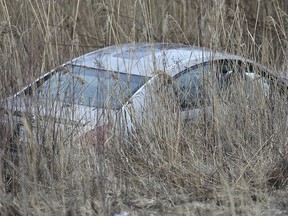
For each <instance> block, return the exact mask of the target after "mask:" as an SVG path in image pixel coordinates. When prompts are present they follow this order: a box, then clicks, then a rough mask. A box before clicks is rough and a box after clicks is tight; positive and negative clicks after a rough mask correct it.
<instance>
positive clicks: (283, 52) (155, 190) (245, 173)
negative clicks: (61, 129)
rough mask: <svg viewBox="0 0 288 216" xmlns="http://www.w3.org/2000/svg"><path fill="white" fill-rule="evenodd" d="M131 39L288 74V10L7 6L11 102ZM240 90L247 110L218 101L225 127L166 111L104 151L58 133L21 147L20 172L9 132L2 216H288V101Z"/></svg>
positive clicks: (270, 2) (0, 169) (281, 4)
mask: <svg viewBox="0 0 288 216" xmlns="http://www.w3.org/2000/svg"><path fill="white" fill-rule="evenodd" d="M127 42H173V43H184V44H189V45H197V46H204V47H209V48H211V49H213V50H219V51H223V52H228V53H232V54H237V55H242V56H244V57H247V58H249V59H253V60H255V61H257V62H259V63H262V64H264V65H267V66H269V67H270V68H272V69H274V70H277V71H284V72H285V71H288V66H287V63H288V61H287V60H288V59H287V56H288V2H287V1H286V0H258V1H256V0H254V1H247V0H235V1H232V0H21V1H18V0H0V65H1V66H0V72H1V79H0V98H5V97H6V96H7V95H11V94H12V93H13V92H16V91H17V90H19V89H21V87H23V86H24V85H25V84H27V83H29V82H30V81H31V80H33V79H34V78H35V77H38V76H39V75H41V74H43V73H44V72H46V71H49V70H50V69H52V68H54V67H56V66H58V65H60V64H62V63H64V62H66V61H68V60H70V59H72V58H74V57H76V56H79V55H82V54H84V53H87V52H89V51H92V50H96V49H99V48H102V47H105V46H108V45H113V44H120V43H127ZM235 90H238V93H239V94H238V96H239V97H236V99H237V100H236V102H235V104H234V105H235V106H230V107H226V108H225V109H224V108H223V107H221V106H219V104H218V103H217V102H215V104H214V107H213V109H214V111H213V116H212V119H213V121H206V119H205V118H204V117H203V118H202V117H200V118H199V119H198V120H197V121H196V122H190V123H189V124H184V122H181V121H180V120H179V118H177V117H178V116H177V115H173V113H169V111H168V112H163V111H161V109H160V108H159V109H158V110H157V107H156V108H155V118H151V119H150V120H149V121H147V122H145V124H143V126H142V129H141V130H139V131H138V132H137V133H135V134H134V135H133V136H132V137H131V138H129V139H128V138H125V137H123V136H119V134H118V133H117V132H115V134H111V135H110V137H109V140H108V141H107V142H106V143H105V145H103V146H102V147H101V148H99V149H97V150H96V149H95V148H94V146H93V145H91V146H89V145H86V146H84V147H80V148H79V146H78V145H76V144H75V143H74V142H73V139H67V137H62V135H63V136H65V134H61V133H55V131H54V132H53V127H51V128H49V127H48V128H47V130H46V131H45V133H46V134H47V138H46V139H45V140H44V139H43V140H42V141H41V142H40V141H39V140H37V139H33V138H31V139H30V140H29V141H27V142H25V144H23V145H22V146H21V156H19V157H18V159H17V163H15V161H14V160H13V158H11V157H10V156H9V155H6V154H5V152H7V151H6V150H5V149H7V148H10V147H9V146H10V145H11V140H10V139H9V136H7V133H6V132H5V131H6V130H5V128H3V127H2V128H0V130H1V140H0V215H67V216H68V215H113V214H115V213H117V212H118V213H119V212H129V213H130V214H131V215H149V214H150V213H153V214H154V215H276V214H278V215H287V214H288V191H287V181H288V106H287V105H288V101H287V97H286V98H283V96H281V95H278V94H277V93H275V95H273V97H272V98H271V100H269V101H267V100H266V99H265V98H263V97H260V96H259V97H257V99H256V100H255V101H254V103H253V105H252V106H250V105H249V106H248V105H247V100H246V98H245V97H241V95H242V94H241V89H240V88H238V89H237V88H235ZM236 93H237V91H236ZM166 102H167V101H166ZM171 103H172V102H171ZM55 134H56V135H55ZM39 142H40V143H39ZM4 150H5V151H4ZM7 170H8V171H7Z"/></svg>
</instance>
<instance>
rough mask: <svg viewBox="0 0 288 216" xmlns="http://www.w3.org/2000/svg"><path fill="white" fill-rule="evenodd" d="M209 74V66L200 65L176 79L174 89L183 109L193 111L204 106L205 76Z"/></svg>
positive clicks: (182, 73)
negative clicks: (192, 109)
mask: <svg viewBox="0 0 288 216" xmlns="http://www.w3.org/2000/svg"><path fill="white" fill-rule="evenodd" d="M208 74H209V65H208V64H204V65H198V66H196V67H192V68H189V69H187V70H185V71H183V72H181V73H180V74H179V75H177V76H176V77H175V78H174V82H173V85H174V88H175V89H176V91H177V96H178V102H179V103H180V107H181V109H191V108H197V107H199V106H202V105H203V104H204V102H205V99H206V97H205V92H206V91H205V90H206V86H205V82H204V80H205V75H208Z"/></svg>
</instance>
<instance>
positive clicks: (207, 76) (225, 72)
mask: <svg viewBox="0 0 288 216" xmlns="http://www.w3.org/2000/svg"><path fill="white" fill-rule="evenodd" d="M232 74H238V75H239V77H242V78H244V80H245V82H247V83H248V85H247V86H249V85H250V84H249V83H251V82H253V80H256V78H257V80H260V83H261V86H262V87H261V88H262V90H263V91H264V92H265V94H269V91H270V89H271V82H273V83H276V82H277V83H278V84H279V85H283V86H284V85H285V83H286V80H285V79H283V78H281V77H279V76H278V75H277V74H276V73H274V72H272V71H271V70H269V69H268V68H266V67H265V66H262V65H259V64H256V63H255V62H253V61H252V60H248V59H245V58H243V57H240V56H235V55H230V54H225V53H220V52H213V51H212V50H210V49H206V48H200V47H195V46H188V45H182V44H166V43H131V44H121V45H114V46H110V47H107V48H103V49H100V50H97V51H94V52H91V53H88V54H86V55H83V56H80V57H78V58H76V59H73V60H71V61H69V62H67V63H65V64H63V65H61V66H60V67H58V68H56V69H54V70H52V71H50V72H48V73H46V74H44V75H43V76H41V77H40V78H38V79H37V80H35V81H34V82H33V83H31V84H30V85H28V86H26V87H24V88H23V89H22V90H21V91H19V92H17V93H16V94H15V95H13V96H11V97H9V98H7V99H5V100H3V101H2V102H1V107H2V115H3V116H2V122H5V124H6V126H7V127H8V126H9V127H11V128H13V131H14V134H16V135H19V134H20V135H21V136H24V135H23V134H25V136H26V134H27V133H28V134H31V133H32V134H33V133H34V132H33V131H35V130H38V134H39V133H40V134H41V133H44V132H45V131H46V130H47V128H48V127H52V128H54V129H55V128H58V126H59V125H61V127H62V129H63V128H64V129H65V130H66V131H68V128H69V130H70V135H73V137H75V139H77V140H78V141H81V142H83V141H85V140H86V141H87V140H88V141H89V140H90V141H91V140H93V141H94V142H103V141H104V133H105V132H106V131H110V130H111V129H112V128H115V127H116V124H121V125H122V126H121V127H125V130H124V131H126V132H127V131H129V132H131V131H133V130H135V129H136V128H137V124H138V125H140V124H141V121H142V120H143V118H146V117H145V115H146V116H147V115H148V114H147V113H146V114H145V112H146V111H147V112H149V107H147V106H148V105H147V104H148V103H147V101H148V97H149V98H150V99H149V100H150V101H153V100H154V102H155V100H157V97H156V96H155V95H156V94H158V93H157V92H158V90H159V89H165V91H166V92H168V91H169V89H170V90H171V89H173V92H174V93H175V94H174V96H175V95H177V99H174V98H172V100H171V98H166V99H167V100H168V99H169V100H170V102H169V103H171V101H172V103H173V101H174V102H175V104H174V105H175V106H178V108H179V109H178V111H179V112H180V116H181V117H182V118H184V119H194V118H195V116H197V115H198V112H199V111H201V109H203V107H204V105H205V107H208V108H209V104H210V99H209V98H208V96H207V95H208V93H207V91H209V90H207V89H212V87H211V85H213V86H217V89H225V88H226V87H227V85H229V82H231V79H230V77H231V76H232ZM207 80H209V82H208V81H207ZM276 80H277V81H276ZM159 81H161V82H159ZM159 83H160V85H159ZM157 85H158V86H157ZM155 86H157V87H156V88H155ZM170 87H172V88H170ZM247 88H248V87H247ZM248 91H250V90H248ZM174 96H173V94H171V97H174ZM168 97H169V94H168ZM151 98H152V99H151ZM37 125H38V126H37ZM126 129H127V130H126ZM39 131H40V132H39ZM21 136H20V137H21ZM95 137H96V138H97V139H95ZM84 138H85V139H84Z"/></svg>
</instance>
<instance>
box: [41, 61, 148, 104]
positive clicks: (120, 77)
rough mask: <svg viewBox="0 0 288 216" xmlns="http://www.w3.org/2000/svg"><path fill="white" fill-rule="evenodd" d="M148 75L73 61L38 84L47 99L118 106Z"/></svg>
mask: <svg viewBox="0 0 288 216" xmlns="http://www.w3.org/2000/svg"><path fill="white" fill-rule="evenodd" d="M146 81H147V77H145V76H139V75H133V74H126V73H120V72H114V71H107V70H102V69H95V68H87V67H80V66H75V65H72V66H71V65H70V66H67V67H65V68H64V67H63V69H62V70H58V72H56V73H54V74H53V75H52V76H50V77H49V78H48V79H47V80H46V81H44V82H43V83H42V84H40V85H39V86H38V87H37V95H38V96H39V98H40V100H44V101H46V102H47V101H50V102H51V101H52V102H53V101H61V102H63V103H67V104H77V105H83V106H90V107H96V108H111V109H119V108H121V107H122V105H123V104H124V103H125V102H127V100H128V99H129V98H130V97H131V96H132V95H133V94H134V93H135V92H136V91H137V90H138V89H139V88H140V87H141V86H142V85H143V84H144V83H145V82H146Z"/></svg>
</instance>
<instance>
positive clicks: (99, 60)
mask: <svg viewBox="0 0 288 216" xmlns="http://www.w3.org/2000/svg"><path fill="white" fill-rule="evenodd" d="M224 58H228V59H243V58H242V57H240V56H234V55H230V54H229V55H228V54H224V53H220V52H213V51H212V50H211V49H208V48H202V47H197V46H190V45H184V44H174V43H129V44H119V45H113V46H110V47H106V48H103V49H99V50H96V51H93V52H90V53H88V54H85V55H83V56H80V57H78V58H76V59H74V60H72V62H70V63H72V64H73V65H78V66H85V67H91V68H100V69H104V70H111V71H117V72H123V73H130V74H136V75H143V76H149V77H150V76H153V73H154V72H155V71H166V69H168V68H169V67H171V66H174V65H177V64H179V63H181V62H186V65H187V61H188V62H189V65H187V66H192V65H195V64H198V63H203V62H206V61H209V60H211V59H214V60H215V59H224Z"/></svg>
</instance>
